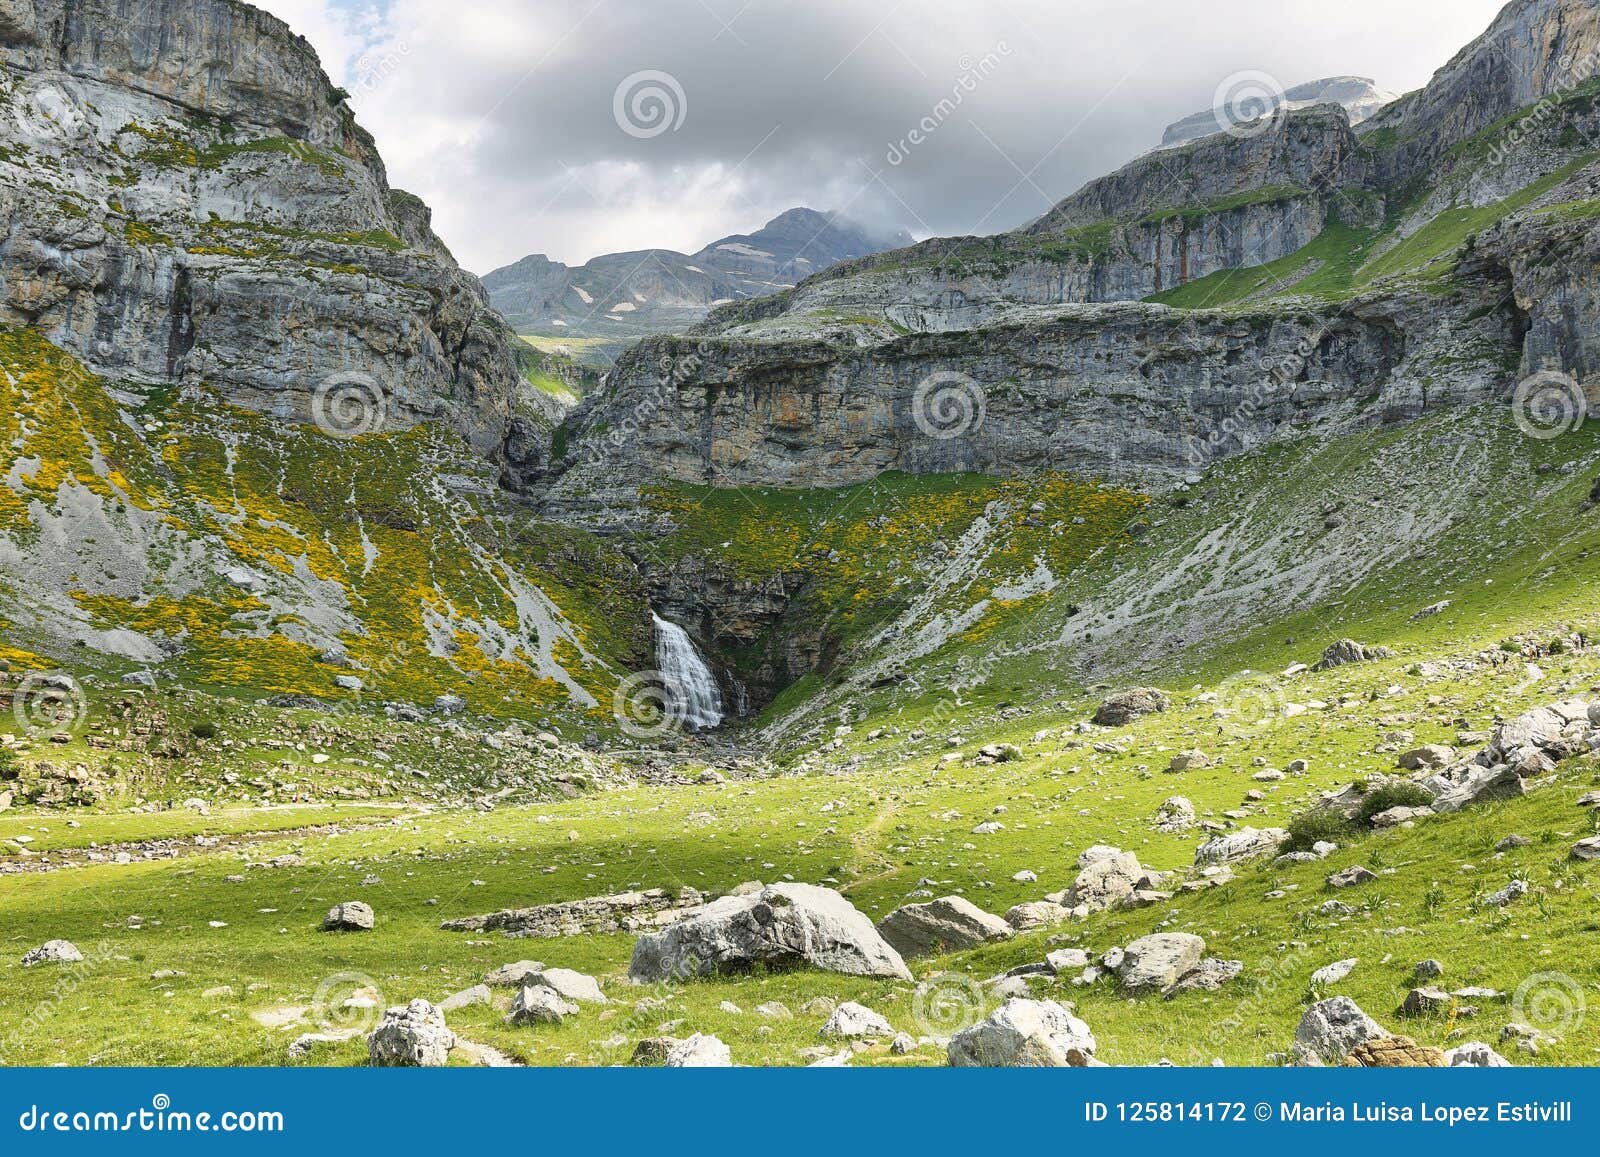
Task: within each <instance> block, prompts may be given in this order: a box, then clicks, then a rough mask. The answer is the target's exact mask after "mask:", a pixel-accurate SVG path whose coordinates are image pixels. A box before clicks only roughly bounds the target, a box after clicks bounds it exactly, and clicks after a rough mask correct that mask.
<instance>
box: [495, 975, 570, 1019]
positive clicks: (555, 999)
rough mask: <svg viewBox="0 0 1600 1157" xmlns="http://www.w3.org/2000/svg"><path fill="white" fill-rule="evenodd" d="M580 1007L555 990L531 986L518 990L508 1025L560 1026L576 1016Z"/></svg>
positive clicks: (540, 985)
mask: <svg viewBox="0 0 1600 1157" xmlns="http://www.w3.org/2000/svg"><path fill="white" fill-rule="evenodd" d="M577 1013H578V1005H577V1004H576V1002H574V1001H570V1000H568V999H567V998H566V997H564V996H562V995H561V994H560V993H559V992H557V991H556V990H555V989H553V988H548V987H546V986H545V985H542V984H530V985H529V986H528V987H526V988H523V989H520V990H518V992H517V995H516V997H515V998H514V999H513V1000H512V1002H511V1012H510V1013H509V1014H508V1015H507V1016H506V1023H507V1024H560V1023H561V1022H562V1021H563V1020H565V1019H566V1018H567V1017H569V1016H576V1015H577Z"/></svg>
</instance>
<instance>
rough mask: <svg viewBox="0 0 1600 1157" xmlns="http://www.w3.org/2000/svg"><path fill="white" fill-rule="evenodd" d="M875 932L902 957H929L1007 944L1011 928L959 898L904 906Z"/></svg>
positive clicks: (951, 897) (969, 901)
mask: <svg viewBox="0 0 1600 1157" xmlns="http://www.w3.org/2000/svg"><path fill="white" fill-rule="evenodd" d="M878 932H879V933H880V934H881V935H882V936H883V938H884V939H885V940H887V941H888V942H889V945H890V946H891V947H892V948H893V949H894V950H895V951H896V952H898V953H900V955H901V956H928V955H934V954H937V953H941V952H959V951H961V950H962V949H966V948H976V947H978V945H980V944H986V943H988V942H989V941H991V940H1008V939H1010V937H1011V936H1012V928H1011V925H1009V924H1007V923H1006V922H1005V921H1004V920H1002V919H1001V918H1000V917H999V916H995V915H993V914H991V913H989V912H985V911H984V910H983V909H982V908H980V907H978V906H977V905H976V904H974V903H973V902H972V901H971V900H968V899H965V898H964V897H961V896H944V897H941V898H940V899H938V900H929V901H928V902H927V903H926V904H907V905H906V906H905V907H903V908H896V909H895V910H894V911H893V912H890V913H889V914H888V915H887V916H885V917H884V918H883V919H882V920H880V921H878Z"/></svg>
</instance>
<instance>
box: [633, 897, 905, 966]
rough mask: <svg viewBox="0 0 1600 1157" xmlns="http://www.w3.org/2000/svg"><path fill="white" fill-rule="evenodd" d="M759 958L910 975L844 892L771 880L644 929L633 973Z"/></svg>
mask: <svg viewBox="0 0 1600 1157" xmlns="http://www.w3.org/2000/svg"><path fill="white" fill-rule="evenodd" d="M757 963H760V964H764V965H766V966H768V967H771V968H795V967H812V968H820V969H823V970H825V971H828V972H841V973H844V974H846V975H849V976H881V977H891V978H894V979H898V980H910V979H911V973H910V972H909V971H908V970H907V969H906V966H905V962H904V961H903V960H901V958H900V955H899V953H897V952H895V950H894V949H893V948H891V947H890V946H889V945H888V944H887V943H886V942H885V941H884V939H883V937H882V936H880V935H879V934H878V930H877V929H876V928H874V927H873V926H872V922H871V921H870V920H868V919H867V918H866V917H865V916H863V915H862V914H861V913H860V912H858V911H856V909H855V908H854V907H853V906H852V905H851V903H850V902H849V901H848V900H846V899H845V898H844V897H843V896H841V895H839V893H837V892H834V891H830V890H829V889H827V888H819V887H816V886H815V885H812V884H770V885H768V886H767V887H765V888H762V889H761V891H760V892H758V893H756V894H754V895H747V896H724V897H723V898H722V899H720V900H716V901H713V902H712V903H711V904H708V905H706V907H705V908H704V910H702V911H701V912H700V913H699V914H698V915H695V916H692V917H690V918H689V919H687V920H682V921H680V922H678V923H677V924H674V925H673V926H672V927H670V928H667V929H666V930H665V931H662V932H657V933H653V934H651V935H647V936H643V937H641V938H640V939H639V942H638V943H637V944H636V945H635V946H634V950H633V962H632V964H631V965H630V966H629V969H628V975H629V976H630V977H631V978H632V979H634V980H636V981H641V982H650V981H662V980H672V979H683V978H686V977H689V976H704V975H709V974H712V973H717V972H736V971H740V970H743V969H747V968H749V967H750V966H751V965H752V964H757Z"/></svg>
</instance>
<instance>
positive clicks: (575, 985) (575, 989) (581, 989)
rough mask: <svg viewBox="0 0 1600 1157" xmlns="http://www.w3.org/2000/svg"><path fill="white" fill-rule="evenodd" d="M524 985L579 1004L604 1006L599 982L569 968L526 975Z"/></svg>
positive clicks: (549, 969)
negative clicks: (547, 989) (551, 991)
mask: <svg viewBox="0 0 1600 1157" xmlns="http://www.w3.org/2000/svg"><path fill="white" fill-rule="evenodd" d="M522 983H523V984H525V985H532V986H534V987H541V988H549V989H553V990H554V991H556V992H557V993H559V994H560V995H561V996H564V997H566V999H568V1000H575V1001H577V1002H578V1003H580V1004H605V1003H606V995H605V993H603V992H601V991H600V982H599V981H598V980H596V979H595V978H594V977H592V976H589V975H586V974H585V973H582V972H574V971H573V970H572V969H570V968H544V969H540V970H539V971H537V972H530V973H528V974H527V975H526V976H525V977H524V978H523V980H522Z"/></svg>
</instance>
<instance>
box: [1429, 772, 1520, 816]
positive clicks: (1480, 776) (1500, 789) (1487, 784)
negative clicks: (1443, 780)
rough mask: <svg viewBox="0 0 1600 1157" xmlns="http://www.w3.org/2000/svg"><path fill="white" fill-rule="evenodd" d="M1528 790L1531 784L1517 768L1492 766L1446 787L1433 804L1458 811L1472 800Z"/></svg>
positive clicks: (1438, 808) (1437, 808)
mask: <svg viewBox="0 0 1600 1157" xmlns="http://www.w3.org/2000/svg"><path fill="white" fill-rule="evenodd" d="M1527 794H1528V787H1527V785H1526V784H1525V783H1523V782H1522V774H1521V772H1519V771H1518V770H1517V769H1516V768H1514V767H1507V766H1497V767H1488V768H1483V769H1482V770H1475V771H1471V772H1469V773H1468V774H1467V776H1466V778H1465V779H1463V780H1462V781H1461V782H1460V783H1457V784H1454V785H1453V786H1448V787H1446V788H1445V790H1444V791H1443V792H1441V793H1440V794H1439V796H1438V797H1437V798H1435V799H1434V801H1433V804H1432V805H1431V806H1432V807H1433V810H1434V811H1436V812H1455V811H1460V810H1461V809H1462V808H1464V807H1468V806H1469V805H1471V804H1477V803H1492V802H1495V801H1497V800H1507V799H1516V798H1518V797H1519V796H1524V795H1527Z"/></svg>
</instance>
